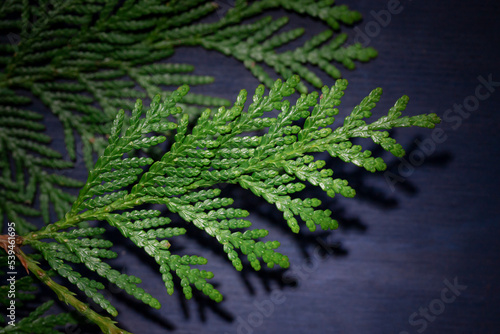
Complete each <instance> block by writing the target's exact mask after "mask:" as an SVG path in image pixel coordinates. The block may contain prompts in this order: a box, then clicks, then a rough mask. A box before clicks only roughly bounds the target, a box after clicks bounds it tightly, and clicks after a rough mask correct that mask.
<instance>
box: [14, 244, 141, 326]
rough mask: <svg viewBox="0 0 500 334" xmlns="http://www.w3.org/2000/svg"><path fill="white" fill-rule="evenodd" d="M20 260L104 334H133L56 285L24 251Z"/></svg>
mask: <svg viewBox="0 0 500 334" xmlns="http://www.w3.org/2000/svg"><path fill="white" fill-rule="evenodd" d="M18 257H19V258H22V260H21V261H24V262H25V263H26V264H27V267H28V269H29V270H30V271H31V273H33V275H35V276H36V278H38V279H39V280H40V281H41V282H43V283H44V284H45V285H47V286H48V287H49V288H50V289H51V290H52V291H54V292H55V294H56V295H57V297H58V298H59V300H61V301H63V302H64V303H66V304H69V305H71V306H73V307H74V308H75V309H76V310H77V311H78V312H79V313H80V314H81V315H83V316H84V317H86V318H87V319H89V320H90V321H92V322H93V323H95V324H96V325H98V326H99V328H100V329H101V330H102V332H103V333H106V334H131V333H129V332H127V331H126V330H123V329H121V328H118V327H117V326H116V325H115V323H116V321H113V320H111V319H110V318H108V317H103V316H102V315H100V314H98V313H96V312H94V311H93V310H92V309H91V308H90V306H89V305H87V304H85V303H84V302H82V301H80V300H78V299H77V298H76V297H75V294H74V293H73V292H71V291H69V290H68V288H66V287H65V286H62V285H60V284H58V283H56V282H55V281H54V280H52V278H50V276H49V275H48V274H47V273H46V272H45V271H44V270H43V269H42V268H40V267H39V266H38V264H37V263H36V261H34V260H33V259H31V258H30V257H29V256H27V255H26V254H24V253H23V252H22V251H20V252H19V255H18Z"/></svg>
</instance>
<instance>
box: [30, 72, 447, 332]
mask: <svg viewBox="0 0 500 334" xmlns="http://www.w3.org/2000/svg"><path fill="white" fill-rule="evenodd" d="M299 83H300V80H299V78H298V77H297V76H292V77H291V78H290V79H288V80H287V81H286V82H282V81H281V80H277V81H275V83H274V84H273V86H272V89H271V90H270V91H269V92H268V93H267V94H266V93H265V88H264V86H263V85H261V86H259V87H258V88H257V89H256V90H255V93H254V94H253V96H252V98H251V101H250V102H251V103H250V104H249V105H248V107H247V109H246V110H245V103H246V102H247V92H246V91H245V90H242V91H241V93H240V94H239V95H238V98H237V100H236V102H235V103H234V104H233V105H232V106H231V107H230V108H226V107H220V108H219V109H217V110H216V111H213V110H210V109H206V110H205V111H204V112H203V113H202V114H201V116H200V117H199V118H198V119H197V121H196V124H195V125H194V126H193V128H192V129H189V122H188V119H189V114H188V113H186V112H184V111H183V110H182V109H181V108H180V107H179V104H180V103H181V102H182V99H183V98H184V96H187V95H186V94H187V93H188V90H189V88H188V86H186V85H185V86H182V87H180V88H179V89H178V90H176V91H174V92H173V93H171V94H170V95H169V96H168V97H167V98H166V99H164V100H163V101H162V99H161V96H160V95H157V96H156V97H155V98H154V99H153V101H152V103H151V105H150V106H149V108H147V109H146V108H144V107H143V105H142V101H141V100H137V102H136V104H135V107H134V109H133V110H132V113H131V115H130V117H129V118H128V121H127V122H126V121H125V119H126V118H127V117H126V113H125V111H124V110H123V109H122V110H120V111H119V112H118V114H117V116H116V118H115V120H114V122H113V126H112V129H111V135H110V137H109V142H108V146H107V147H106V149H105V150H104V153H103V155H102V156H101V157H100V158H99V159H98V160H97V163H96V164H95V166H94V168H93V169H92V170H91V171H90V173H89V177H88V180H87V182H86V183H85V185H84V186H83V188H82V189H81V191H80V193H79V195H78V198H77V199H76V201H75V202H74V203H73V206H72V207H71V209H70V210H69V212H68V213H67V214H66V215H65V216H64V218H63V219H61V220H59V221H57V222H55V223H53V224H49V225H47V226H46V227H44V228H42V229H40V230H38V231H36V232H30V233H28V234H27V235H25V236H24V237H23V245H30V246H32V247H33V248H34V249H36V250H37V251H38V252H40V253H41V254H42V256H43V258H44V259H45V260H46V261H47V264H48V265H49V266H50V267H51V268H52V269H53V270H55V271H56V272H57V273H58V274H59V275H60V276H62V277H64V278H66V279H67V280H68V281H69V283H71V284H73V285H76V287H77V288H78V289H80V290H82V291H83V292H84V293H85V294H86V295H87V296H88V297H91V298H92V299H93V300H94V301H95V302H96V303H97V304H99V305H100V306H101V307H102V308H103V309H105V310H106V311H107V312H108V313H109V314H110V315H113V316H114V315H116V314H117V312H116V309H115V308H114V307H113V306H112V305H111V304H110V303H109V301H107V300H106V299H105V298H104V297H103V295H102V294H101V293H100V292H99V290H101V289H103V288H104V286H103V284H102V283H100V282H97V281H95V280H92V279H89V278H86V277H83V276H82V275H81V274H80V273H78V272H76V271H74V270H73V268H72V267H71V265H68V264H67V263H73V264H80V263H81V264H84V265H85V266H86V267H87V268H88V269H89V270H91V271H94V272H96V273H97V274H98V275H99V276H101V278H102V279H104V280H106V281H109V282H111V283H114V284H116V285H117V286H119V287H120V288H122V289H124V290H125V291H126V292H127V293H129V294H131V295H132V296H134V297H135V298H137V299H138V300H141V301H142V302H144V303H146V304H148V305H149V306H151V307H154V308H159V307H160V304H159V302H158V301H157V300H156V299H155V298H154V297H152V296H151V295H150V294H148V293H147V292H145V291H144V290H143V289H142V288H140V287H138V286H137V284H139V283H141V280H140V279H139V278H137V277H135V276H130V275H125V274H120V272H118V271H116V270H114V269H112V268H111V267H110V266H109V265H108V264H107V263H106V262H105V260H106V259H109V258H114V257H116V253H114V252H113V251H111V250H109V247H111V246H112V244H111V242H109V241H107V240H106V239H103V238H99V235H101V234H102V233H103V232H104V231H105V230H104V228H98V227H80V225H79V224H81V223H82V222H91V221H105V222H107V223H108V224H109V225H110V226H112V227H114V228H116V229H117V230H118V231H119V232H120V233H121V234H122V235H123V237H125V238H129V239H130V240H131V241H132V242H133V243H134V244H135V245H136V246H137V247H139V248H142V249H143V250H144V251H145V252H146V253H147V254H148V255H150V256H151V257H153V258H154V260H155V261H156V262H157V264H158V266H159V271H160V273H161V274H162V278H163V281H164V283H165V286H166V289H167V292H168V293H169V294H172V293H173V291H174V283H173V277H174V276H177V277H178V279H179V280H180V285H181V286H182V290H183V293H184V295H185V296H186V298H188V299H189V298H191V296H192V288H193V287H194V288H196V289H198V290H200V291H201V292H203V293H204V294H205V295H207V296H208V297H210V298H211V299H213V300H215V301H220V300H221V299H222V296H221V294H220V293H219V292H218V291H217V290H216V289H215V288H214V287H213V286H212V285H211V284H210V283H209V282H208V280H209V279H210V278H212V277H213V274H212V273H211V272H208V271H205V270H200V269H198V268H197V267H193V266H198V265H203V264H206V262H207V260H206V259H205V258H204V257H202V256H197V255H183V256H181V255H178V254H172V253H171V252H170V251H169V248H170V242H169V240H175V237H176V236H179V235H183V234H185V233H186V230H185V229H184V228H181V227H170V226H169V224H170V222H171V220H170V219H169V218H167V217H164V216H162V213H161V211H159V210H145V209H141V208H140V207H141V206H142V205H144V204H159V205H162V206H163V207H164V208H165V209H166V210H167V211H168V212H170V213H175V214H177V215H178V216H179V217H180V218H181V219H182V220H183V221H184V222H185V223H192V224H193V225H194V226H196V227H197V228H199V229H201V230H203V231H204V232H205V233H206V234H208V235H209V236H211V237H213V238H215V239H216V240H217V241H218V242H219V243H220V244H221V247H222V249H223V250H224V252H225V253H226V254H227V257H228V259H229V260H230V261H231V262H232V264H233V266H234V267H235V268H236V270H241V269H242V258H246V259H247V260H248V262H249V263H250V265H251V266H252V267H253V268H254V269H255V270H259V269H260V268H261V265H262V262H264V263H265V264H266V265H267V266H269V267H273V266H274V265H279V266H280V267H283V268H286V267H288V265H289V262H288V258H287V257H286V256H285V255H283V254H281V253H279V252H277V251H276V249H277V248H278V247H279V242H278V241H272V240H271V241H265V242H264V241H260V239H261V238H264V237H266V236H267V234H268V231H267V230H261V229H252V228H251V225H252V224H251V222H250V221H248V220H246V219H244V218H245V217H246V216H247V215H248V212H247V211H245V210H242V209H238V208H233V207H231V204H232V203H233V199H231V198H226V197H221V196H220V195H221V191H220V189H218V188H214V187H215V186H216V185H218V184H223V183H229V184H237V185H240V186H241V187H243V188H245V189H249V190H251V191H252V192H253V193H254V194H255V195H257V196H260V197H262V198H264V199H265V200H266V201H267V202H269V203H271V204H274V205H275V206H276V208H277V209H278V210H279V211H281V212H282V213H283V217H284V219H285V220H286V221H287V223H288V226H289V227H290V229H291V230H292V231H293V232H295V233H297V232H298V231H299V229H300V224H299V222H298V220H297V218H298V217H300V219H301V220H302V221H304V222H305V225H306V227H307V228H308V229H309V230H311V231H314V230H315V229H316V228H317V227H318V226H319V227H320V228H321V229H323V230H328V229H335V228H336V227H337V222H336V221H335V220H334V219H332V218H331V217H330V215H331V212H330V211H329V210H320V209H317V207H318V206H319V205H320V204H321V202H320V200H318V199H316V198H307V199H300V198H298V197H297V196H296V195H294V194H295V193H298V192H300V191H301V190H303V189H304V188H305V186H306V185H305V184H306V181H307V182H309V183H311V184H312V185H315V186H319V187H320V188H321V189H322V190H323V191H325V192H326V194H327V195H328V196H330V197H334V196H336V195H337V194H341V195H343V196H346V197H352V196H354V194H355V192H354V190H353V189H352V188H351V187H349V185H348V184H347V181H345V180H342V179H338V178H335V177H334V176H333V171H332V170H331V169H327V168H324V167H325V162H324V161H323V160H317V159H315V158H314V156H313V155H312V154H313V153H315V152H324V151H327V152H329V153H330V155H331V156H332V157H339V158H341V159H342V160H344V161H346V162H351V163H353V164H355V165H358V166H360V167H363V168H365V169H367V170H369V171H372V172H374V171H376V170H383V169H385V167H386V166H385V163H384V161H383V160H382V158H380V157H377V158H375V157H372V156H371V152H370V151H367V150H365V151H363V150H362V148H361V147H360V146H358V145H352V143H351V140H352V139H354V138H371V139H372V140H373V141H374V142H375V143H377V144H379V145H380V146H381V147H383V148H384V149H385V150H387V151H389V152H391V153H392V154H394V155H396V156H402V155H403V154H404V150H403V149H402V147H401V146H400V145H399V144H397V143H396V141H395V140H394V139H392V138H391V137H390V136H389V133H388V132H387V130H390V129H392V128H394V127H407V126H420V127H427V128H432V127H434V125H435V124H436V123H438V122H439V118H438V117H437V116H436V115H435V114H429V115H419V116H413V117H408V116H404V117H401V113H402V111H403V110H404V109H405V107H406V104H407V102H408V98H407V97H406V96H404V97H402V98H401V99H399V100H398V101H397V102H396V103H395V105H394V107H392V108H391V109H390V110H389V112H388V114H387V115H386V116H383V117H381V118H379V119H378V120H376V121H374V122H371V123H368V122H367V121H366V119H368V118H369V117H370V116H371V110H372V109H373V108H374V107H375V105H376V103H377V102H378V101H379V99H380V96H381V93H382V90H381V89H375V90H373V91H372V92H371V93H370V95H369V96H368V97H366V98H365V99H363V100H362V101H361V103H360V104H359V105H358V106H356V107H355V108H354V109H353V111H352V112H351V114H350V115H349V116H347V117H346V118H345V120H344V122H343V124H342V125H341V126H339V127H337V128H336V129H335V130H332V128H330V127H329V126H330V125H332V124H333V123H334V116H336V115H337V114H338V113H339V110H338V108H337V107H338V106H339V104H340V99H341V97H342V96H343V94H344V90H345V89H346V87H347V81H346V80H343V79H340V80H338V81H337V82H336V84H335V85H334V86H333V87H331V88H328V87H326V86H325V87H323V89H322V95H321V98H320V97H319V94H318V93H317V92H313V93H310V94H302V95H301V96H300V98H299V99H298V100H297V101H296V103H295V104H292V103H291V102H290V101H289V100H288V99H286V98H287V97H289V96H290V95H292V94H293V93H294V92H295V89H296V87H297V86H298V85H299ZM276 109H277V110H280V113H279V115H278V117H277V118H272V117H266V116H267V114H269V113H270V112H272V111H273V110H276ZM176 115H178V116H179V117H172V116H176ZM176 119H178V121H177V122H176V121H175V120H176ZM167 130H168V131H175V136H174V142H173V144H172V145H171V148H170V150H168V151H167V152H165V154H164V155H163V156H162V157H161V158H160V159H158V160H156V161H155V160H153V159H152V158H150V157H138V156H133V157H132V156H131V155H130V154H131V153H132V152H133V151H141V150H145V149H148V148H149V147H152V146H155V145H158V144H161V143H162V142H164V141H165V140H166V139H167V138H166V137H165V136H162V135H153V134H154V133H157V132H163V131H167ZM256 130H257V131H256ZM256 133H257V134H256ZM259 133H260V134H259ZM23 256H24V257H25V258H26V259H27V260H26V261H27V262H28V268H29V269H30V270H31V271H34V272H35V275H37V274H36V273H37V272H39V271H37V269H35V270H33V262H32V261H31V260H30V259H29V256H28V255H23ZM49 287H52V285H51V284H49ZM55 291H56V292H59V294H60V293H61V292H60V291H57V289H55ZM59 297H60V298H61V296H60V295H59ZM96 323H98V324H100V322H99V321H96ZM100 325H101V328H102V327H103V325H102V324H100Z"/></svg>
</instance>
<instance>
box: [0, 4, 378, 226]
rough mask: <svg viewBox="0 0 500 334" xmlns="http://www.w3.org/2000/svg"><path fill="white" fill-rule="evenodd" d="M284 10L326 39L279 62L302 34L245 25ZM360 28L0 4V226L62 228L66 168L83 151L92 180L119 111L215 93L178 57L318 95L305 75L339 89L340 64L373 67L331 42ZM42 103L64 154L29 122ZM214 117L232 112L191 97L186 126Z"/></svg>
mask: <svg viewBox="0 0 500 334" xmlns="http://www.w3.org/2000/svg"><path fill="white" fill-rule="evenodd" d="M279 8H283V9H286V10H288V11H289V12H295V13H299V14H303V15H306V16H309V17H313V18H316V19H317V20H321V21H323V22H325V23H326V24H327V25H328V27H329V28H330V29H328V30H326V31H325V32H323V33H321V34H319V35H318V36H316V37H314V38H312V39H311V40H310V41H308V42H306V43H305V44H304V45H303V46H301V47H299V48H296V49H295V50H293V51H287V52H284V53H279V52H277V51H276V50H277V48H279V47H281V46H283V45H287V44H289V43H290V42H292V41H293V40H295V39H297V38H298V37H299V36H301V35H302V34H303V33H304V31H305V29H294V30H291V31H285V32H282V31H281V30H282V28H283V26H284V25H285V24H286V23H287V21H288V20H287V18H278V19H272V18H270V17H268V18H263V19H261V20H259V21H258V22H255V23H248V22H246V21H245V20H247V19H249V18H251V17H254V16H257V15H259V14H262V13H265V12H266V11H269V10H272V9H279ZM210 15H211V16H210ZM215 16H217V18H215ZM214 18H215V20H214ZM204 19H206V20H204ZM360 19H361V15H360V14H359V13H358V12H356V11H353V10H350V9H349V8H347V6H339V5H336V4H335V3H334V1H333V0H327V1H314V0H300V1H299V0H296V1H282V0H258V1H251V2H246V1H236V2H235V3H234V7H232V8H230V9H229V10H227V11H226V12H222V11H221V10H220V8H218V4H217V2H214V1H211V0H183V1H165V0H148V1H145V0H137V1H119V0H95V1H91V2H82V1H62V0H61V1H46V0H39V1H25V0H8V1H4V2H3V3H2V4H1V5H0V35H2V38H0V214H2V215H3V216H5V217H6V218H7V219H8V220H9V221H16V222H18V232H19V233H21V234H25V233H27V232H28V231H32V230H33V229H34V225H32V224H31V223H30V222H29V221H28V220H27V219H25V218H24V217H23V216H42V218H43V220H44V221H45V223H48V222H50V212H51V210H52V209H53V211H55V215H56V217H57V219H62V218H63V216H64V213H65V212H66V211H67V209H68V207H69V206H71V204H72V203H73V201H74V197H73V196H71V195H70V194H69V193H68V191H67V189H66V188H67V187H70V188H79V187H80V186H81V184H80V183H79V182H77V181H76V180H74V179H71V178H69V177H66V178H63V177H59V176H57V174H58V170H61V169H65V170H67V169H68V168H71V167H73V163H72V161H75V160H76V158H77V155H78V154H79V153H80V152H79V150H78V149H77V147H78V146H79V145H81V156H82V158H83V159H81V160H83V161H84V163H85V165H86V168H87V169H88V170H90V169H91V168H92V166H93V165H94V162H95V159H96V157H97V156H99V155H101V154H102V152H103V151H104V149H105V147H106V145H107V136H108V135H109V134H110V131H111V124H112V122H113V120H114V118H115V116H116V110H117V109H119V108H125V109H127V110H132V109H133V108H134V102H133V100H134V99H137V98H140V99H145V98H150V99H152V98H153V97H154V96H156V95H158V94H160V95H161V96H162V98H167V97H168V96H169V95H170V94H171V93H172V92H171V91H169V90H168V87H169V86H175V87H177V86H180V85H182V84H188V85H190V86H194V85H206V84H209V83H211V82H213V80H214V78H213V77H210V76H206V75H199V74H196V73H192V72H193V71H194V66H193V65H192V64H183V63H174V62H173V61H172V60H171V59H170V58H171V57H172V56H173V55H174V54H175V51H176V50H177V49H178V48H179V47H199V48H205V49H210V50H216V51H218V52H220V53H222V54H224V55H227V56H228V57H234V58H235V59H237V60H239V61H241V62H242V63H243V64H244V65H245V66H246V67H247V68H248V69H249V70H250V72H251V73H252V74H253V75H255V76H256V77H257V78H258V79H259V80H260V81H261V82H263V83H265V84H266V85H268V87H270V86H271V85H272V84H273V79H271V77H272V75H273V72H274V73H276V74H278V75H279V76H280V77H283V78H285V79H287V78H289V77H291V76H292V75H293V74H299V75H300V76H301V77H303V78H304V79H305V80H307V81H308V82H310V83H311V84H313V85H314V86H316V87H321V86H322V81H321V80H320V78H319V76H317V75H316V74H314V72H313V71H312V70H311V69H310V68H308V66H309V65H313V66H317V67H318V68H319V69H320V70H321V71H322V72H325V73H326V74H328V75H330V76H331V77H333V78H339V77H340V72H339V70H338V69H337V67H336V65H334V63H335V62H336V63H339V64H342V65H343V66H345V67H347V68H349V69H351V68H353V67H354V61H355V60H359V61H367V60H369V59H371V58H373V57H374V56H375V55H376V52H375V50H373V49H372V48H363V47H361V45H359V44H357V45H353V46H345V42H346V35H344V34H338V35H335V34H334V31H336V30H338V29H339V28H340V24H347V25H350V24H353V23H355V22H357V21H359V20H360ZM203 20H204V21H203ZM263 64H266V65H269V67H270V68H271V69H272V70H271V73H268V72H266V70H265V69H264V67H263V66H262V65H263ZM298 90H299V91H300V92H306V86H305V85H302V84H301V85H300V86H299V87H298ZM38 101H39V102H41V103H43V105H44V106H45V107H47V109H48V111H50V112H51V113H52V114H53V115H54V116H55V117H56V118H57V119H58V121H59V123H58V125H60V126H61V127H62V133H63V134H64V143H65V152H64V153H62V154H61V152H56V151H54V150H53V149H51V148H50V147H49V145H50V143H49V141H50V138H49V137H47V136H45V135H44V134H43V133H42V132H43V131H44V130H45V127H44V126H43V125H42V121H43V120H42V117H41V115H40V114H37V113H33V112H29V111H28V110H26V109H27V108H29V107H30V106H29V104H30V103H33V102H35V103H36V102H38ZM221 105H225V106H229V105H230V101H228V100H225V99H222V98H219V97H215V96H207V95H203V94H189V95H188V96H186V97H185V98H184V99H183V101H182V108H183V110H184V111H185V112H187V113H189V114H190V119H191V121H194V119H195V118H196V117H197V116H198V115H199V114H200V113H201V111H202V110H203V109H204V108H205V107H218V106H221ZM11 165H15V168H14V169H13V168H12V166H11ZM34 203H36V204H37V205H36V206H35V208H37V209H33V205H32V204H34ZM1 223H2V222H1V221H0V225H1Z"/></svg>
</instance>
